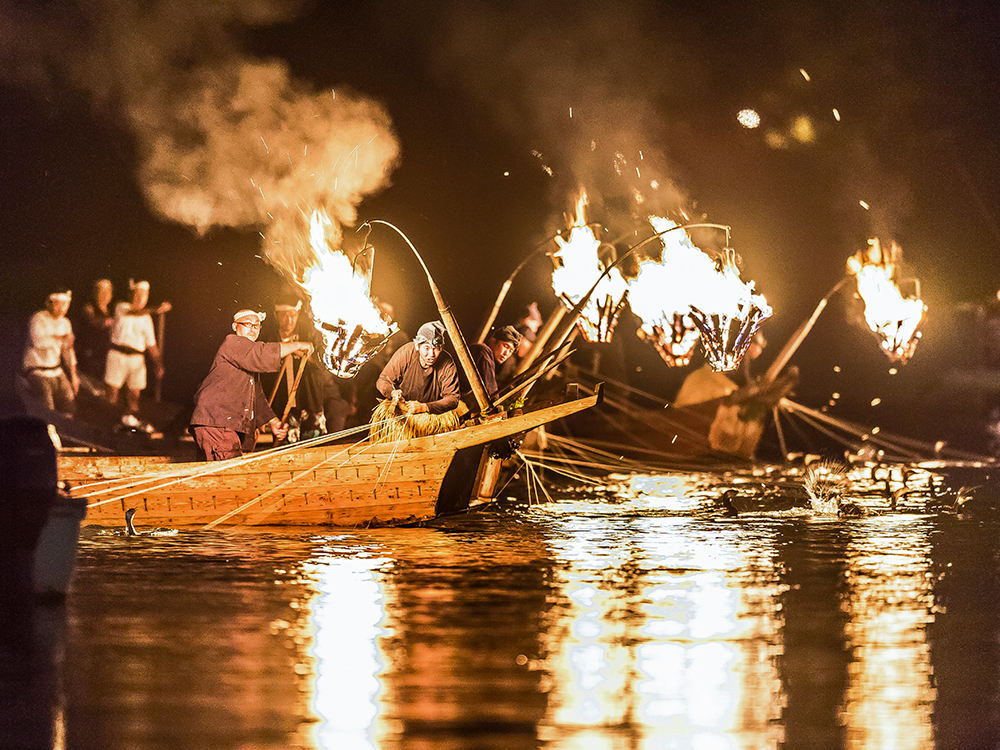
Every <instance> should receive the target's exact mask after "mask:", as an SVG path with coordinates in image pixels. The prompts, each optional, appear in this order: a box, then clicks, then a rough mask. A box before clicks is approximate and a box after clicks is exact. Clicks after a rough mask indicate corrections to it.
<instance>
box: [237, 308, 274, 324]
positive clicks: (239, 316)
mask: <svg viewBox="0 0 1000 750" xmlns="http://www.w3.org/2000/svg"><path fill="white" fill-rule="evenodd" d="M251 316H253V317H254V318H256V319H257V322H258V323H263V322H264V318H266V317H267V313H262V312H257V311H256V310H240V311H239V312H238V313H236V314H235V315H234V316H233V322H234V323H239V322H240V321H241V319H242V318H249V317H251Z"/></svg>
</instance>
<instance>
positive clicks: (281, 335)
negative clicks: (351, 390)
mask: <svg viewBox="0 0 1000 750" xmlns="http://www.w3.org/2000/svg"><path fill="white" fill-rule="evenodd" d="M301 310H302V300H301V299H296V300H294V301H292V300H291V299H289V298H284V299H282V300H281V301H280V302H278V303H277V304H275V306H274V317H275V320H276V321H277V323H278V340H279V341H281V342H288V341H300V340H301V341H311V342H312V344H313V346H314V347H318V346H319V345H320V338H321V337H320V336H319V334H318V333H317V331H316V329H315V328H314V327H313V326H312V325H309V324H308V323H309V321H308V320H306V321H305V322H306V325H300V322H302V321H303V318H302V316H301V315H300V313H301ZM284 361H286V362H287V360H284ZM283 376H284V377H285V378H286V389H285V392H286V394H289V395H293V397H294V399H295V403H294V404H293V407H292V408H298V409H299V410H301V412H302V413H301V415H300V423H301V433H300V434H301V435H302V437H303V438H306V437H309V436H313V435H322V434H325V433H329V432H340V431H341V430H343V429H344V426H345V425H346V424H347V418H348V417H349V416H350V415H351V414H352V413H353V411H354V407H353V405H352V404H351V403H350V402H349V401H348V400H347V399H345V398H344V397H343V393H342V390H341V386H340V384H339V383H338V382H337V379H336V378H335V377H334V376H333V373H331V372H330V371H329V370H327V369H326V368H325V367H322V366H321V365H320V364H319V362H318V361H317V360H315V359H310V360H307V361H306V365H305V370H304V371H303V374H302V380H301V381H300V382H299V387H298V390H297V391H296V392H295V393H294V394H291V389H292V383H293V382H294V378H295V371H294V370H293V369H292V368H291V367H288V368H287V369H286V367H282V368H281V372H280V373H279V375H278V378H279V379H280V378H281V377H283Z"/></svg>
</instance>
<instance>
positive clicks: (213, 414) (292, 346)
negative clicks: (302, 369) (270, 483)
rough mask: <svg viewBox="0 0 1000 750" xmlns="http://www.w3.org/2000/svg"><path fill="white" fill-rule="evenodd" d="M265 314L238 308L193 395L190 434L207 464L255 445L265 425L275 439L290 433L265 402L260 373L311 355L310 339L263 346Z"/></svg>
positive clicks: (199, 454) (236, 454) (270, 343)
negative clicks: (291, 358) (288, 359)
mask: <svg viewBox="0 0 1000 750" xmlns="http://www.w3.org/2000/svg"><path fill="white" fill-rule="evenodd" d="M265 317H266V316H265V314H264V313H262V312H257V311H256V310H240V311H239V312H238V313H236V314H235V315H234V316H233V332H232V333H230V334H229V335H228V336H226V338H225V340H224V341H223V342H222V346H220V347H219V351H218V352H216V354H215V360H214V361H213V362H212V368H211V369H210V370H209V371H208V376H207V377H206V378H205V380H204V381H203V382H202V384H201V386H200V387H199V388H198V392H197V393H196V394H195V395H194V413H193V414H192V415H191V431H192V432H193V433H194V440H195V444H196V445H197V446H198V457H199V459H201V460H203V461H217V460H222V459H226V458H235V457H236V456H241V455H243V453H246V452H250V451H252V450H253V449H254V446H255V445H256V444H257V431H258V430H259V429H260V428H261V427H263V426H264V425H266V424H270V425H271V431H272V432H273V433H274V437H275V439H277V440H282V439H283V438H284V437H285V435H286V434H287V433H288V425H285V424H282V422H281V420H279V419H278V418H277V417H276V416H275V414H274V412H273V411H272V410H271V407H270V406H269V405H268V403H267V397H266V396H265V395H264V390H263V388H261V385H260V376H259V375H258V373H261V372H277V371H278V369H279V368H280V367H281V360H282V358H284V357H287V356H288V355H289V354H300V355H301V356H304V357H308V356H310V355H311V354H312V353H313V345H312V344H311V343H309V342H308V341H285V342H277V341H273V342H267V343H265V342H262V341H257V336H259V335H260V324H261V323H262V322H263V321H264V318H265Z"/></svg>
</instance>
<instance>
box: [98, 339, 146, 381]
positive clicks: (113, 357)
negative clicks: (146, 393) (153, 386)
mask: <svg viewBox="0 0 1000 750" xmlns="http://www.w3.org/2000/svg"><path fill="white" fill-rule="evenodd" d="M104 382H105V383H107V384H108V385H110V386H111V387H112V388H121V387H122V386H123V385H124V386H126V387H127V388H129V389H130V390H133V391H141V390H142V389H143V388H145V387H146V357H145V355H143V354H125V353H124V352H119V351H117V350H115V349H112V350H111V351H109V352H108V362H107V366H106V367H105V368H104Z"/></svg>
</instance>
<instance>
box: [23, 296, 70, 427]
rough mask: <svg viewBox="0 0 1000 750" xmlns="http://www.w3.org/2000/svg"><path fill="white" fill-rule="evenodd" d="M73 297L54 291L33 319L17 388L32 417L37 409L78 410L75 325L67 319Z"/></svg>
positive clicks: (65, 411) (67, 411) (65, 412)
mask: <svg viewBox="0 0 1000 750" xmlns="http://www.w3.org/2000/svg"><path fill="white" fill-rule="evenodd" d="M72 295H73V293H72V292H70V291H69V290H68V289H65V288H60V289H58V290H56V291H54V292H52V294H50V295H49V296H48V298H47V299H46V300H45V309H44V310H39V311H38V312H36V313H35V314H34V315H32V316H31V323H30V324H29V327H28V341H27V345H26V346H25V349H24V358H23V359H22V362H21V374H20V375H19V376H18V377H17V379H16V389H17V392H18V395H19V396H20V397H21V400H22V401H23V402H24V404H25V406H26V407H27V408H28V411H29V412H30V413H32V414H34V413H37V411H38V409H43V410H44V409H47V410H49V411H53V410H56V411H60V412H62V413H63V414H72V413H73V412H74V411H75V409H76V393H77V391H78V390H79V389H80V378H79V377H78V376H77V372H76V352H75V350H74V348H73V326H72V325H71V324H70V322H69V319H68V318H67V317H66V313H67V312H68V311H69V303H70V300H71V299H72Z"/></svg>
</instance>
